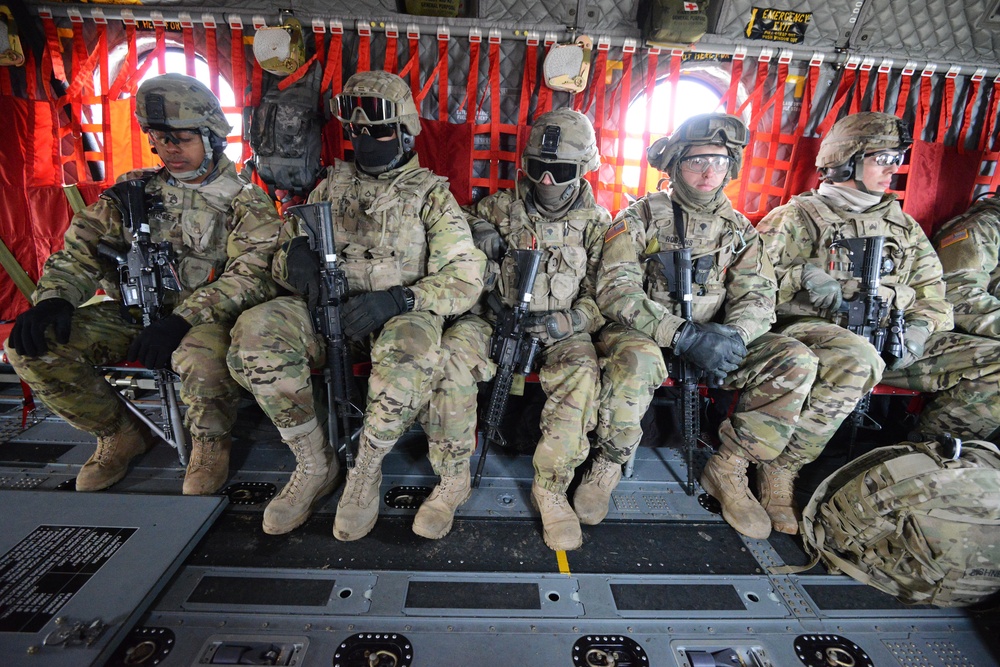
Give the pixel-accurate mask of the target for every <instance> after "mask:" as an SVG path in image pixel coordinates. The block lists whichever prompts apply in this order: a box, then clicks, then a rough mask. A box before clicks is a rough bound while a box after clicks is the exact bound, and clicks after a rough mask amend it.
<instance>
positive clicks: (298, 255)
mask: <svg viewBox="0 0 1000 667" xmlns="http://www.w3.org/2000/svg"><path fill="white" fill-rule="evenodd" d="M283 247H284V250H285V282H287V283H288V284H289V285H290V286H291V287H292V288H293V289H294V290H295V291H296V292H297V293H298V294H301V295H302V296H304V297H305V298H306V302H307V303H308V304H309V310H310V311H312V310H314V309H315V308H316V305H317V304H318V303H319V298H320V291H321V286H320V275H319V271H320V265H319V256H318V255H317V254H316V251H314V250H312V249H311V248H310V247H309V239H307V238H306V237H305V236H296V237H295V238H294V239H292V240H291V241H287V242H286V243H285V244H284V246H283Z"/></svg>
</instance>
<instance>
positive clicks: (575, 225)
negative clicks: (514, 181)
mask: <svg viewBox="0 0 1000 667" xmlns="http://www.w3.org/2000/svg"><path fill="white" fill-rule="evenodd" d="M520 188H521V190H522V191H526V188H527V184H526V183H522V184H521V186H520ZM475 215H476V216H477V217H479V218H482V219H484V220H486V221H488V222H490V223H492V224H493V225H495V226H496V227H497V229H499V231H500V234H501V236H503V238H504V240H505V241H506V242H507V245H508V246H509V247H510V248H512V249H516V248H521V249H525V248H538V249H539V250H541V251H543V252H544V255H543V256H542V261H541V265H540V266H539V270H538V277H537V278H536V279H535V288H534V292H533V294H532V298H531V303H530V308H529V309H530V310H531V311H533V312H542V311H556V310H571V309H576V310H578V311H579V312H580V313H581V314H582V315H583V316H584V317H585V318H586V320H585V326H584V328H583V329H582V330H583V331H586V332H588V333H593V332H595V331H597V330H598V329H600V328H601V326H602V325H603V324H604V317H603V316H602V315H601V311H600V310H599V309H598V308H597V301H596V286H597V267H598V265H599V264H600V261H601V251H602V250H603V248H604V232H605V231H607V229H608V225H609V224H610V223H611V214H610V213H608V212H607V210H606V209H605V208H604V207H602V206H600V205H598V203H597V202H596V201H595V200H594V193H593V191H592V190H591V188H590V184H589V183H587V181H581V184H580V194H579V196H578V197H577V199H576V202H574V204H573V206H572V207H571V208H570V209H569V210H568V211H567V212H566V214H565V215H563V216H562V217H561V218H559V219H558V220H550V219H549V218H546V217H545V216H543V215H541V214H540V213H539V212H538V211H537V209H535V207H534V206H532V205H531V204H530V203H527V202H526V201H525V200H524V199H522V198H519V197H517V195H516V193H515V192H513V191H510V190H503V191H500V192H497V193H496V194H494V195H490V196H489V197H486V198H484V199H482V200H480V201H479V203H478V204H476V206H475ZM497 289H498V290H499V292H500V297H501V299H502V300H503V302H504V304H505V305H507V306H512V305H514V301H515V300H516V297H517V265H516V263H515V261H514V257H513V255H511V254H509V253H508V255H507V256H506V257H504V259H503V264H502V266H501V269H500V280H499V282H498V285H497Z"/></svg>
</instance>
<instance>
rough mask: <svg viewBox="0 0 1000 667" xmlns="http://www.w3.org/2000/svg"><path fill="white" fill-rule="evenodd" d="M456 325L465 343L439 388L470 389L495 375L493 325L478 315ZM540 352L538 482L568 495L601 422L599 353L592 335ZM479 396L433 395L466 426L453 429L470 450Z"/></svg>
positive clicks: (435, 401)
mask: <svg viewBox="0 0 1000 667" xmlns="http://www.w3.org/2000/svg"><path fill="white" fill-rule="evenodd" d="M452 329H453V330H457V331H456V340H460V341H463V344H462V350H461V353H460V354H458V355H453V356H452V359H451V362H450V363H449V371H448V372H447V373H445V377H444V378H443V379H442V384H441V385H440V386H441V387H453V386H454V385H457V384H465V386H466V387H468V386H469V385H468V382H469V381H470V380H472V381H473V382H475V381H478V382H484V381H487V380H490V379H492V377H493V375H494V374H495V373H496V364H494V363H493V362H492V361H491V360H490V356H489V345H490V336H491V335H492V333H493V329H492V327H491V326H490V325H489V324H488V323H487V322H485V321H484V320H482V319H480V318H479V317H476V316H475V315H466V316H464V317H462V318H461V319H460V320H459V321H458V322H456V323H455V325H454V326H453V327H452ZM541 356H542V359H541V369H540V370H539V372H538V381H539V384H541V387H542V390H543V391H544V392H545V396H546V400H545V405H544V407H543V408H542V414H541V418H540V424H539V426H540V427H541V431H542V437H541V439H540V440H539V441H538V446H537V447H536V449H535V455H534V458H533V459H532V462H533V464H534V466H535V481H536V482H537V483H538V484H539V486H542V487H543V488H546V489H549V490H550V491H555V492H557V493H565V492H566V489H567V487H569V483H570V482H571V481H572V480H573V473H574V471H575V470H576V468H577V466H579V465H580V464H581V463H583V462H584V461H585V460H586V458H587V451H588V444H587V432H588V431H590V430H591V429H593V428H594V424H595V422H596V421H597V414H596V412H597V411H596V399H597V382H598V367H597V352H596V351H595V350H594V344H593V343H592V342H591V340H590V336H589V335H587V334H574V335H573V336H570V337H569V338H566V339H564V340H561V341H559V342H557V343H554V344H552V345H550V346H548V347H547V348H545V349H544V350H543V351H542V355H541ZM473 386H474V385H473ZM445 397H447V399H446V398H445ZM476 397H477V396H476V393H475V392H474V391H473V392H469V391H459V390H453V391H447V390H446V391H439V392H435V395H434V397H433V398H432V399H431V405H432V406H433V407H432V409H435V410H436V411H437V413H438V414H445V413H448V414H449V415H453V416H454V420H455V423H456V424H457V423H458V422H462V423H463V424H464V427H463V428H461V429H458V428H457V427H456V428H455V430H454V431H453V432H454V433H459V432H461V433H463V437H464V438H465V442H466V445H465V446H464V447H463V448H462V449H463V451H464V450H466V449H467V450H468V451H469V452H470V454H471V452H472V451H473V450H474V449H475V425H476ZM445 400H450V401H451V402H450V404H449V405H448V406H447V408H442V407H440V406H441V403H440V402H439V401H445ZM459 401H464V404H459Z"/></svg>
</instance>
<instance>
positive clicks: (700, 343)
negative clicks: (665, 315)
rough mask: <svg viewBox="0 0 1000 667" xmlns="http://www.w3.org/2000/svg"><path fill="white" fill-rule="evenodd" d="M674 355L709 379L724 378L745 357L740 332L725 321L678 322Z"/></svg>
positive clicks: (737, 366)
mask: <svg viewBox="0 0 1000 667" xmlns="http://www.w3.org/2000/svg"><path fill="white" fill-rule="evenodd" d="M673 349H674V354H676V355H677V356H679V357H680V358H681V359H683V360H684V361H685V362H687V363H689V364H692V365H694V366H697V367H698V368H700V369H701V370H703V371H705V372H706V373H708V375H709V376H710V379H715V380H719V381H721V380H723V379H724V378H725V377H726V375H728V374H729V373H731V372H732V371H735V370H736V369H737V368H739V367H740V362H741V361H743V358H744V357H745V356H747V348H746V345H744V344H743V339H742V338H741V337H740V334H739V332H738V331H737V330H736V329H734V328H733V327H727V326H726V325H724V324H716V323H714V322H706V323H704V324H697V323H695V322H687V323H685V324H682V325H681V329H680V335H679V336H678V337H677V341H676V342H675V343H674V348H673Z"/></svg>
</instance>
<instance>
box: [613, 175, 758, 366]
mask: <svg viewBox="0 0 1000 667" xmlns="http://www.w3.org/2000/svg"><path fill="white" fill-rule="evenodd" d="M683 212H684V218H685V220H684V243H685V245H686V246H689V247H690V248H691V251H692V252H691V256H692V260H694V261H695V262H697V260H698V259H699V258H710V259H703V260H702V261H701V266H702V267H703V268H702V271H701V272H699V273H698V274H697V277H696V278H695V279H694V280H692V301H693V302H692V316H693V319H694V321H695V322H709V321H717V322H718V321H721V322H722V323H724V324H727V325H729V326H732V327H735V328H736V329H737V330H738V331H739V332H740V336H741V337H742V338H743V341H744V342H746V343H749V342H750V341H752V340H754V339H756V338H757V337H759V336H760V335H761V334H763V333H765V332H767V330H768V328H769V327H770V326H771V323H772V322H774V298H775V289H776V286H777V284H776V281H775V277H774V269H773V268H772V267H771V262H770V261H768V258H767V256H766V255H765V254H764V252H763V246H762V245H761V241H760V238H759V237H758V235H757V232H756V231H755V230H754V228H753V226H752V225H751V224H750V221H749V220H747V218H746V217H745V216H743V215H741V214H740V213H738V212H736V211H735V210H734V209H733V207H732V205H731V204H730V203H729V201H728V200H726V201H724V202H723V203H722V205H721V206H720V207H719V208H718V209H717V210H716V211H715V212H714V213H712V214H708V213H690V212H688V211H686V210H684V211H683ZM680 247H682V246H681V239H679V238H678V235H677V230H676V228H675V224H674V213H673V205H672V203H671V200H670V196H669V194H668V193H667V192H655V193H652V194H649V195H646V196H645V197H643V198H642V199H640V200H639V201H637V202H635V203H634V204H632V205H631V206H629V207H628V208H626V209H625V210H623V211H621V212H620V213H619V214H618V216H617V217H616V218H615V220H614V223H613V224H612V226H611V228H610V229H609V230H608V233H607V235H606V236H605V239H604V258H603V261H602V263H601V269H600V272H599V274H598V279H597V303H598V305H599V306H600V307H601V312H602V313H604V314H605V315H606V316H607V317H608V318H609V319H612V320H615V321H616V322H620V323H622V324H624V325H627V326H630V327H632V328H634V329H638V330H639V331H641V332H643V333H645V334H646V335H648V336H650V337H651V338H653V340H655V341H656V343H657V344H658V345H659V346H660V347H669V346H670V344H671V342H672V341H673V338H674V334H675V333H676V332H677V330H678V329H679V328H680V326H681V324H683V323H684V320H683V319H682V317H681V315H680V312H681V309H680V303H679V302H677V301H675V300H674V299H673V298H672V297H671V296H670V294H669V293H668V290H667V283H666V279H665V278H664V276H663V274H662V272H661V270H660V264H659V263H658V262H657V261H656V260H653V259H651V257H652V255H654V254H655V253H657V252H660V251H664V250H671V249H676V248H680ZM709 263H710V264H711V265H710V266H708V265H709Z"/></svg>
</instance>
